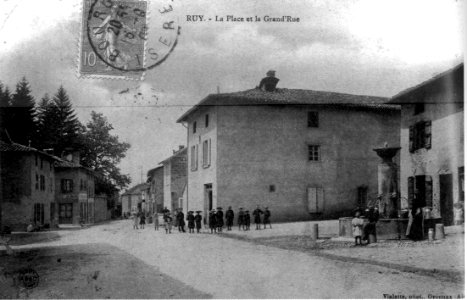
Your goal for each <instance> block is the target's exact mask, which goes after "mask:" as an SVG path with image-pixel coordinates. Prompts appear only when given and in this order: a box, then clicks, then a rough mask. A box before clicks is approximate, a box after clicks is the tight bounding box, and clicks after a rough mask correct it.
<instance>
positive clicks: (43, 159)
mask: <svg viewBox="0 0 467 300" xmlns="http://www.w3.org/2000/svg"><path fill="white" fill-rule="evenodd" d="M57 160H58V158H56V157H54V156H52V155H49V154H47V153H45V152H42V151H39V150H37V149H35V148H32V147H27V146H24V145H20V144H16V143H7V142H3V141H0V170H1V171H0V177H1V181H0V182H1V183H0V185H1V187H0V191H1V203H0V205H1V221H2V222H1V225H2V226H9V227H10V228H11V229H12V230H14V231H25V230H26V228H27V226H28V225H29V224H30V223H33V224H35V225H38V226H40V225H46V224H48V225H49V226H54V225H56V224H57V220H56V213H57V207H56V205H55V200H54V196H55V183H54V182H55V173H54V170H55V167H54V163H55V162H56V161H57Z"/></svg>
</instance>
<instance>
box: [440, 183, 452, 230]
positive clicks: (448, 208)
mask: <svg viewBox="0 0 467 300" xmlns="http://www.w3.org/2000/svg"><path fill="white" fill-rule="evenodd" d="M452 196H453V195H452V174H443V175H439V204H440V212H441V218H442V219H443V223H444V225H445V226H449V225H452V224H453V220H454V212H453V197H452Z"/></svg>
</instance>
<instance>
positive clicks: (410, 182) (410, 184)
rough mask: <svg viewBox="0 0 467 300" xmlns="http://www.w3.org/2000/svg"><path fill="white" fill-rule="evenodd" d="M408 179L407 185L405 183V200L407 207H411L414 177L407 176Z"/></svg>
mask: <svg viewBox="0 0 467 300" xmlns="http://www.w3.org/2000/svg"><path fill="white" fill-rule="evenodd" d="M407 180H408V185H407V188H408V191H407V200H408V204H409V207H412V204H413V193H414V183H415V182H414V177H409V178H407Z"/></svg>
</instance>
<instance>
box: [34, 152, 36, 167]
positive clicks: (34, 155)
mask: <svg viewBox="0 0 467 300" xmlns="http://www.w3.org/2000/svg"><path fill="white" fill-rule="evenodd" d="M34 157H35V158H36V167H37V154H36V155H34Z"/></svg>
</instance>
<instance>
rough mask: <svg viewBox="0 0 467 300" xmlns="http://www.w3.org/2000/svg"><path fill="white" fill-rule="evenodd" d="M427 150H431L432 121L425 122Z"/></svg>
mask: <svg viewBox="0 0 467 300" xmlns="http://www.w3.org/2000/svg"><path fill="white" fill-rule="evenodd" d="M425 148H426V149H431V121H426V122H425Z"/></svg>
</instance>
